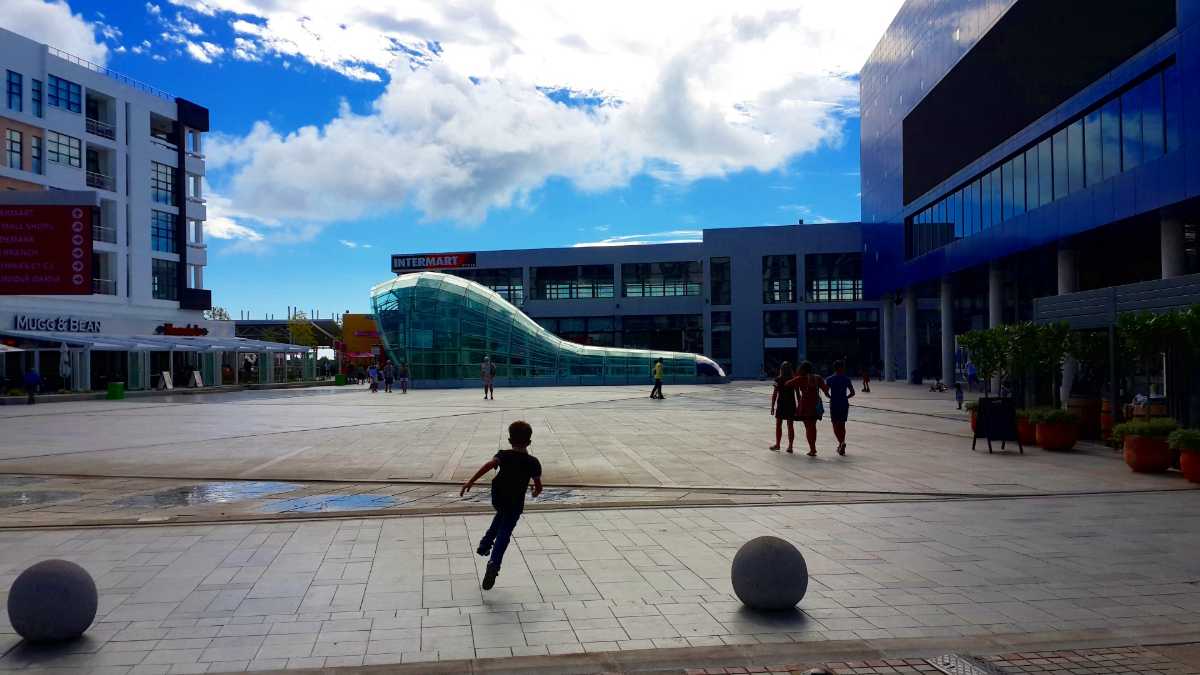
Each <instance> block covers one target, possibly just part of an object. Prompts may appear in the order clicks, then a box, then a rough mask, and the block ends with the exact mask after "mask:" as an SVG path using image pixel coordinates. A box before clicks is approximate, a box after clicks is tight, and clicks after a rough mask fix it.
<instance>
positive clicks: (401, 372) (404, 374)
mask: <svg viewBox="0 0 1200 675" xmlns="http://www.w3.org/2000/svg"><path fill="white" fill-rule="evenodd" d="M396 378H397V379H399V380H400V393H401V394H407V393H408V364H407V363H405V362H403V361H401V362H400V367H399V368H397V369H396Z"/></svg>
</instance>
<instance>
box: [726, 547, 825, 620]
mask: <svg viewBox="0 0 1200 675" xmlns="http://www.w3.org/2000/svg"><path fill="white" fill-rule="evenodd" d="M732 579H733V592H734V593H736V594H737V596H738V599H739V600H741V601H742V603H744V604H745V605H746V606H747V607H749V608H751V609H762V610H779V609H790V608H792V607H795V606H796V603H798V602H800V599H801V598H803V597H804V593H805V591H807V590H808V565H807V564H806V563H805V562H804V556H803V555H801V554H800V551H798V550H796V547H795V546H792V545H791V544H789V543H788V542H786V541H784V540H782V539H780V538H779V537H769V536H768V537H757V538H755V539H751V540H750V541H748V542H746V543H745V544H742V547H741V548H740V549H738V552H737V555H735V556H734V557H733V570H732Z"/></svg>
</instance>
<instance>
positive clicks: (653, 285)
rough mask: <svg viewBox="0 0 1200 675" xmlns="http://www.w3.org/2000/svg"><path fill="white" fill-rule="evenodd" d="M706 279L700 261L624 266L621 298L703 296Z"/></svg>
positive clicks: (622, 268)
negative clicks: (703, 280) (701, 292)
mask: <svg viewBox="0 0 1200 675" xmlns="http://www.w3.org/2000/svg"><path fill="white" fill-rule="evenodd" d="M703 276H704V275H703V272H702V271H701V270H700V263H699V262H698V261H689V262H664V263H624V264H622V265H621V295H622V296H624V297H626V298H662V297H674V296H681V295H700V282H701V280H702V279H703Z"/></svg>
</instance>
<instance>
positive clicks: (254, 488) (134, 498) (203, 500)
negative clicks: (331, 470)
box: [113, 481, 300, 509]
mask: <svg viewBox="0 0 1200 675" xmlns="http://www.w3.org/2000/svg"><path fill="white" fill-rule="evenodd" d="M298 489H300V486H299V485H296V484H295V483H274V482H265V481H229V482H223V483H199V484H196V485H184V486H181V487H176V488H170V489H168V490H160V491H158V492H152V493H150V494H144V495H131V496H129V497H124V498H121V499H118V500H116V501H114V502H113V506H116V507H118V508H133V509H153V508H162V507H170V506H197V505H201V504H228V503H231V502H243V501H248V500H251V499H262V498H264V497H270V496H271V495H277V494H282V493H284V492H291V491H292V490H298Z"/></svg>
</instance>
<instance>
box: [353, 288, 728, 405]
mask: <svg viewBox="0 0 1200 675" xmlns="http://www.w3.org/2000/svg"><path fill="white" fill-rule="evenodd" d="M371 306H372V308H373V309H374V312H375V321H376V323H377V325H378V327H379V335H380V337H381V338H382V340H383V345H384V348H385V349H386V350H387V353H388V358H389V359H391V360H392V361H393V362H396V363H407V364H408V365H409V369H410V372H411V377H412V378H413V379H414V380H426V381H430V380H432V381H442V382H445V383H446V384H450V383H452V382H455V383H457V382H459V381H462V380H474V381H478V379H479V364H480V363H481V362H482V361H483V357H484V356H491V358H492V361H493V362H494V363H495V364H496V377H497V378H499V379H500V380H501V382H502V383H504V384H508V385H521V384H530V385H532V384H643V383H649V382H650V379H651V376H650V373H651V369H652V368H653V364H654V361H655V360H656V359H658V358H662V360H663V379H664V380H665V381H667V382H718V381H721V380H722V379H723V378H724V377H725V373H724V371H722V370H721V368H720V366H718V365H717V364H716V363H715V362H714V361H712V360H711V359H709V358H707V357H705V356H701V355H699V354H685V353H682V352H660V351H651V350H646V349H622V348H619V347H592V346H586V345H579V344H575V343H573V342H568V341H566V340H563V339H562V338H560V337H558V336H557V335H554V334H553V333H551V332H550V331H548V330H546V329H545V328H542V327H541V326H539V325H538V324H537V323H536V322H535V321H534V320H533V319H530V318H529V317H528V316H526V315H525V313H524V312H522V311H521V310H519V309H517V308H516V307H514V306H513V305H511V304H509V303H508V302H507V301H506V300H504V299H503V298H501V297H500V296H499V295H498V294H497V293H496V292H494V291H492V290H491V289H489V288H487V287H486V286H482V285H480V284H477V283H475V282H473V281H468V280H466V279H462V278H459V277H456V276H453V275H450V274H439V273H437V272H414V273H411V274H404V275H401V276H399V277H396V278H395V279H392V280H390V281H387V282H384V283H382V284H379V285H378V286H375V287H374V288H372V289H371Z"/></svg>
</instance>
